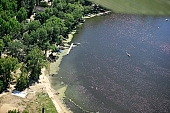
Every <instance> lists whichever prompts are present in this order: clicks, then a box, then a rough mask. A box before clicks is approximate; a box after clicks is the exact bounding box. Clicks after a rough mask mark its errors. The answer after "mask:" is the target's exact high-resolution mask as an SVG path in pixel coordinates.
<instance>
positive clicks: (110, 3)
mask: <svg viewBox="0 0 170 113" xmlns="http://www.w3.org/2000/svg"><path fill="white" fill-rule="evenodd" d="M90 1H93V2H95V3H98V4H100V5H102V6H104V7H106V8H108V9H111V10H112V11H113V12H115V13H128V14H144V15H170V0H90Z"/></svg>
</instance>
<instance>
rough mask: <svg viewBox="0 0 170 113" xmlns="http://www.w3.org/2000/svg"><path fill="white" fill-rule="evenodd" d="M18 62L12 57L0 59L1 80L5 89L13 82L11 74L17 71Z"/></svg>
mask: <svg viewBox="0 0 170 113" xmlns="http://www.w3.org/2000/svg"><path fill="white" fill-rule="evenodd" d="M17 64H18V60H17V58H12V57H11V56H8V57H5V58H1V59H0V80H1V81H3V88H2V89H5V88H7V87H8V85H9V83H10V81H11V80H12V75H11V72H13V71H14V70H16V69H17Z"/></svg>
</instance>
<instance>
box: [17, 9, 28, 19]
mask: <svg viewBox="0 0 170 113" xmlns="http://www.w3.org/2000/svg"><path fill="white" fill-rule="evenodd" d="M16 18H17V20H18V21H19V22H22V21H23V20H26V19H27V11H26V10H25V8H24V7H21V8H20V10H19V11H18V13H17V16H16Z"/></svg>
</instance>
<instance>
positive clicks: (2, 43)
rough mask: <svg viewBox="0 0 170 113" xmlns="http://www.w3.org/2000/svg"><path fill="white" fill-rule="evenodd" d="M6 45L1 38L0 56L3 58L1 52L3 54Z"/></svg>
mask: <svg viewBox="0 0 170 113" xmlns="http://www.w3.org/2000/svg"><path fill="white" fill-rule="evenodd" d="M4 46H5V44H4V42H3V40H2V39H0V58H1V54H2V51H3V49H4Z"/></svg>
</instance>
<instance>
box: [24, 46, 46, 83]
mask: <svg viewBox="0 0 170 113" xmlns="http://www.w3.org/2000/svg"><path fill="white" fill-rule="evenodd" d="M25 63H26V66H27V70H28V71H29V73H30V79H32V80H36V81H37V80H38V79H39V76H40V74H41V69H42V68H43V67H44V66H46V59H45V56H44V54H43V52H42V51H41V50H40V49H39V48H38V47H36V48H33V49H32V50H31V51H30V52H29V53H28V55H27V56H26V61H25Z"/></svg>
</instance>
